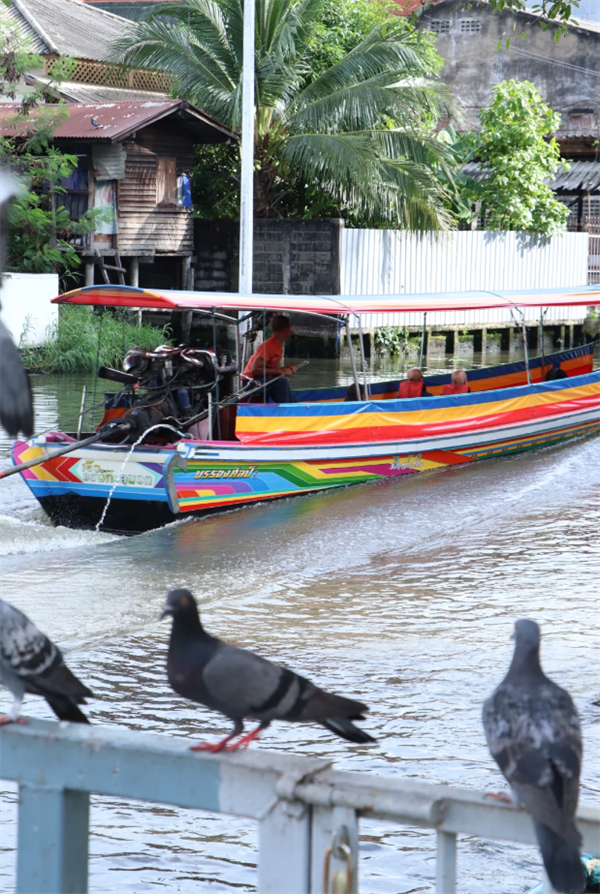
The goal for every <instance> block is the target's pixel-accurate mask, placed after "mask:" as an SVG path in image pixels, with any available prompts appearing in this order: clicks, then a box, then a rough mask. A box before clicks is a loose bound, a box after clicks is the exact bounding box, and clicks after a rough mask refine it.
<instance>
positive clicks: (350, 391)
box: [344, 385, 365, 401]
mask: <svg viewBox="0 0 600 894" xmlns="http://www.w3.org/2000/svg"><path fill="white" fill-rule="evenodd" d="M364 399H365V390H364V386H363V385H361V386H360V394H359V395H358V396H357V392H356V385H348V388H347V389H346V396H345V398H344V400H345V401H346V400H364Z"/></svg>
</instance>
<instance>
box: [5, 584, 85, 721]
mask: <svg viewBox="0 0 600 894" xmlns="http://www.w3.org/2000/svg"><path fill="white" fill-rule="evenodd" d="M0 681H1V682H2V683H3V684H4V685H5V686H6V687H7V689H10V691H11V692H12V694H13V696H14V702H13V705H12V708H11V710H10V712H9V713H8V714H7V715H6V716H4V717H0V724H6V723H15V722H16V721H18V718H19V713H20V711H21V704H22V702H23V696H24V695H25V693H26V692H29V693H31V694H32V695H41V696H43V697H44V698H45V699H46V701H47V702H48V704H49V705H50V707H51V708H52V710H53V711H54V713H55V714H56V716H57V717H58V718H59V720H72V721H73V722H74V723H89V720H88V719H87V717H86V716H85V714H83V713H82V712H81V711H80V710H79V708H78V707H77V705H84V704H85V700H86V698H90V697H93V695H92V693H91V692H90V690H89V689H88V688H87V686H84V685H83V683H82V682H81V681H80V680H78V679H77V677H76V676H75V675H74V674H72V673H71V671H70V670H69V668H68V667H67V666H66V664H65V663H64V661H63V657H62V655H61V652H60V649H58V648H57V646H55V645H54V643H53V642H51V641H50V640H49V639H48V637H47V636H45V635H44V634H43V633H41V632H40V631H39V630H38V629H37V627H36V626H35V625H34V624H32V622H31V621H30V620H29V618H28V617H27V615H24V614H23V612H20V611H19V610H18V609H16V608H15V607H14V606H12V605H10V604H9V603H8V602H5V601H4V600H3V599H0Z"/></svg>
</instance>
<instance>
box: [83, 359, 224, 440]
mask: <svg viewBox="0 0 600 894" xmlns="http://www.w3.org/2000/svg"><path fill="white" fill-rule="evenodd" d="M123 370H124V372H121V371H120V370H113V369H110V368H107V367H102V368H101V369H100V370H99V373H98V374H99V375H100V376H101V377H102V378H105V379H111V380H112V381H117V382H120V383H122V384H126V385H130V386H131V392H130V393H129V395H127V399H126V403H127V404H128V407H125V408H124V409H123V410H122V412H121V413H117V412H116V411H115V410H113V412H112V413H111V415H110V418H111V419H113V418H115V415H119V416H122V417H123V418H122V421H123V422H129V423H130V424H131V428H130V431H129V434H128V437H127V440H128V441H129V442H130V443H133V442H134V441H136V440H137V439H138V438H140V437H141V436H142V435H143V433H144V432H145V431H146V430H147V429H148V428H151V427H152V426H155V425H159V424H160V423H161V422H164V424H165V426H171V428H164V429H162V430H161V429H160V428H159V429H155V431H153V432H151V433H150V434H149V436H148V443H163V442H165V439H166V440H167V441H172V440H173V439H174V437H176V436H175V434H174V432H173V430H172V429H173V428H175V429H177V430H178V431H180V430H185V428H186V425H187V423H188V422H189V421H190V420H193V419H195V418H196V417H197V416H201V415H202V414H203V413H204V412H205V411H207V408H208V394H209V393H210V392H213V393H214V392H217V393H218V399H219V400H223V398H224V397H227V396H228V395H229V394H231V393H232V391H233V375H234V373H235V372H237V365H236V364H235V363H231V361H230V357H229V355H228V353H227V352H226V351H223V352H221V353H220V355H219V356H218V357H217V355H216V354H215V352H214V351H211V350H207V349H204V348H189V347H187V346H186V345H179V346H178V347H172V346H171V345H161V346H160V347H158V348H156V349H155V350H152V351H150V350H147V349H145V348H132V349H131V350H130V351H128V353H127V354H126V356H125V359H124V361H123ZM105 421H107V417H106V414H105V419H104V420H103V422H105Z"/></svg>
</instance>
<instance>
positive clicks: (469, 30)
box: [460, 19, 481, 34]
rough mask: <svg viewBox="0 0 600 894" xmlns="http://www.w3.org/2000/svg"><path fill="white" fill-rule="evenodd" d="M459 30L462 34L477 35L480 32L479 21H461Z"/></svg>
mask: <svg viewBox="0 0 600 894" xmlns="http://www.w3.org/2000/svg"><path fill="white" fill-rule="evenodd" d="M460 30H461V33H462V34H478V33H479V32H480V31H481V22H480V20H479V19H461V20H460Z"/></svg>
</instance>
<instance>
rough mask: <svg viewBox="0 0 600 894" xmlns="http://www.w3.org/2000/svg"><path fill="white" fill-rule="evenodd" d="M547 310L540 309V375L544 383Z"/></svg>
mask: <svg viewBox="0 0 600 894" xmlns="http://www.w3.org/2000/svg"><path fill="white" fill-rule="evenodd" d="M546 310H547V308H546V309H545V308H543V307H540V348H541V352H542V371H541V374H540V381H541V382H543V381H544V373H545V369H546V355H545V353H544V317H545V316H546Z"/></svg>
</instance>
